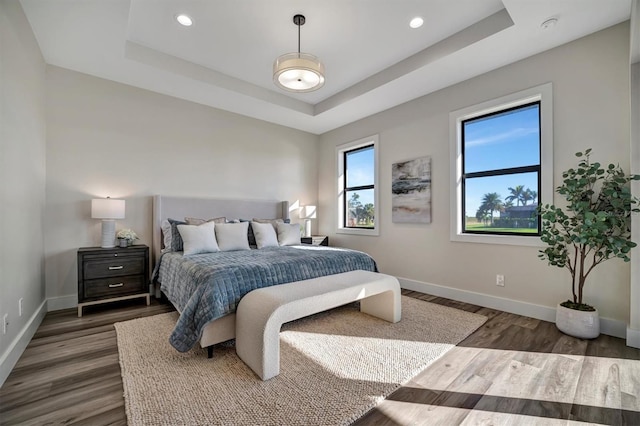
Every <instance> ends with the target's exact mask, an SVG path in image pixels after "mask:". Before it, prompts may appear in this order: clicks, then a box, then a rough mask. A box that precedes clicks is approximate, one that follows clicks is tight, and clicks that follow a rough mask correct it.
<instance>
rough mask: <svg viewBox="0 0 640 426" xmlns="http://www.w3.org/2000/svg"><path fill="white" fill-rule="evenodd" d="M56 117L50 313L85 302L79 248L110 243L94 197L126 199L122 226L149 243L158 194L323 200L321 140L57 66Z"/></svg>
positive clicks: (50, 133) (50, 189)
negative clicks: (103, 236)
mask: <svg viewBox="0 0 640 426" xmlns="http://www.w3.org/2000/svg"><path fill="white" fill-rule="evenodd" d="M46 116H47V190H46V193H47V206H46V219H45V255H46V289H47V298H49V308H50V310H51V309H58V308H64V307H71V306H75V304H76V302H77V297H76V292H77V290H76V289H77V271H76V251H77V248H78V247H83V246H96V245H99V243H100V226H101V224H100V221H99V220H95V219H91V209H90V204H91V199H92V198H96V197H106V196H111V197H112V198H122V199H125V200H126V217H125V219H122V220H118V221H116V229H121V228H132V229H133V230H134V231H136V233H138V235H139V236H140V238H141V241H139V242H141V243H145V244H148V245H151V196H152V195H155V194H162V195H184V196H200V197H215V198H246V199H274V200H288V201H289V202H290V203H291V205H292V206H293V205H296V202H298V203H299V204H315V203H316V201H317V200H316V196H317V187H318V186H317V185H318V184H317V160H316V158H317V145H318V144H317V141H318V136H316V135H312V134H309V133H305V132H301V131H298V130H293V129H290V128H287V127H283V126H278V125H274V124H270V123H266V122H263V121H259V120H255V119H252V118H247V117H243V116H240V115H237V114H233V113H229V112H225V111H221V110H217V109H213V108H210V107H205V106H202V105H198V104H195V103H192V102H187V101H183V100H179V99H176V98H172V97H169V96H165V95H160V94H157V93H153V92H149V91H146V90H142V89H137V88H134V87H131V86H126V85H123V84H120V83H114V82H111V81H107V80H103V79H100V78H96V77H91V76H88V75H85V74H80V73H77V72H73V71H69V70H65V69H63V68H57V67H53V66H49V67H47V110H46ZM212 214H214V213H213V212H212ZM295 218H296V214H295V212H293V214H292V219H295Z"/></svg>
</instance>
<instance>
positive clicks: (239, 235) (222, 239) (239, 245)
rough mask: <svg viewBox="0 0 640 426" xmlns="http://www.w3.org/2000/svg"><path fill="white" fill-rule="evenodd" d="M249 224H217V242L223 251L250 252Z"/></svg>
mask: <svg viewBox="0 0 640 426" xmlns="http://www.w3.org/2000/svg"><path fill="white" fill-rule="evenodd" d="M248 229H249V222H240V223H216V240H218V246H219V247H220V250H221V251H233V250H249V238H248V237H247V231H248Z"/></svg>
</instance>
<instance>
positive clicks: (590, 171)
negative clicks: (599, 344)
mask: <svg viewBox="0 0 640 426" xmlns="http://www.w3.org/2000/svg"><path fill="white" fill-rule="evenodd" d="M590 154H591V149H587V150H586V151H584V152H578V153H576V157H579V158H581V160H580V161H579V163H578V167H577V168H575V169H574V168H571V169H569V170H567V171H565V172H564V173H562V178H563V182H562V185H560V186H558V187H557V188H556V192H557V193H558V194H560V195H562V196H564V198H565V199H566V202H567V204H566V207H564V208H562V207H558V206H555V205H553V204H551V205H549V204H546V205H543V206H540V208H539V211H540V215H541V218H542V235H541V237H540V239H541V240H542V242H544V243H545V244H546V245H547V247H546V248H545V249H544V250H540V253H539V255H538V257H539V258H541V259H542V260H546V261H547V262H548V263H549V265H551V266H557V267H559V268H567V269H568V270H569V272H570V274H571V282H572V292H573V300H567V301H566V302H563V303H560V304H558V306H557V309H556V326H557V327H558V329H559V330H560V331H562V332H563V333H566V334H569V335H571V336H575V337H580V338H585V339H591V338H595V337H598V335H599V334H600V319H599V316H598V310H597V309H595V308H594V307H593V306H590V305H588V304H586V303H584V302H583V290H584V285H585V282H586V279H587V277H588V276H589V274H590V273H591V272H592V271H593V269H594V268H595V267H596V266H598V265H600V264H602V263H603V262H605V261H606V260H609V259H613V258H620V259H622V260H624V261H625V262H629V261H630V260H631V259H630V258H629V252H630V251H631V249H632V248H633V247H635V246H636V243H634V242H633V241H631V228H630V222H631V220H630V219H631V213H632V212H638V211H640V210H639V209H638V208H637V207H636V205H638V204H639V203H640V200H638V199H637V198H635V197H633V196H632V195H631V190H630V184H629V183H630V181H632V180H640V175H633V174H631V175H627V174H626V173H625V172H624V171H623V170H622V169H621V168H620V166H619V165H618V166H616V165H613V164H609V165H608V166H607V167H606V168H603V167H601V165H600V163H597V162H594V163H592V162H591V161H590V159H589V156H590Z"/></svg>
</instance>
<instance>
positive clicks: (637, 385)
mask: <svg viewBox="0 0 640 426" xmlns="http://www.w3.org/2000/svg"><path fill="white" fill-rule="evenodd" d="M403 293H404V294H406V295H408V296H411V297H416V298H419V299H423V300H427V301H430V302H433V303H439V304H442V305H447V306H451V307H454V308H458V309H463V310H466V311H471V312H477V313H479V314H482V315H485V316H487V317H488V318H489V319H488V321H487V322H486V323H485V324H484V325H483V326H482V327H480V328H479V329H478V330H476V332H475V333H473V334H472V335H471V336H469V337H468V338H467V339H465V340H464V341H463V342H461V343H460V344H459V345H458V346H457V347H455V348H453V349H452V350H451V351H449V352H447V353H446V354H445V355H444V356H443V357H442V358H440V359H439V360H437V361H436V362H434V363H433V364H432V365H431V366H430V367H429V368H427V369H426V370H424V371H423V372H422V373H421V374H419V375H418V376H416V377H415V378H414V379H413V380H411V381H410V382H408V383H406V384H405V385H404V386H402V387H401V388H400V389H398V390H397V391H396V392H394V393H393V394H391V395H390V396H389V397H388V398H387V399H386V400H385V401H383V402H382V403H381V404H379V405H378V406H377V407H376V408H375V409H374V410H372V411H371V412H369V413H368V414H367V415H365V416H364V417H362V418H361V419H360V420H359V421H357V422H356V424H357V425H371V424H375V425H398V424H401V425H409V424H427V425H432V424H445V425H449V424H451V425H458V424H536V425H538V424H545V425H547V424H550V425H554V424H562V425H566V424H567V420H574V421H583V422H592V423H600V424H611V425H624V424H627V425H640V350H638V349H633V348H629V347H627V346H626V345H625V342H624V341H623V340H622V339H617V338H613V337H610V336H605V335H602V336H600V337H599V338H598V339H595V340H592V341H586V340H580V339H574V338H571V337H568V336H565V335H563V334H561V333H560V332H558V331H557V329H556V328H555V326H554V325H553V324H551V323H547V322H544V321H539V320H535V319H532V318H526V317H521V316H518V315H513V314H509V313H505V312H501V311H496V310H492V309H487V308H481V307H479V306H474V305H470V304H466V303H460V302H456V301H452V300H448V299H443V298H438V297H434V296H429V295H424V294H421V293H416V292H410V291H403ZM171 310H173V308H172V307H171V306H170V305H169V304H167V303H162V302H158V301H153V302H152V304H151V306H145V305H143V304H141V303H140V301H136V300H132V301H124V302H118V303H115V304H105V305H96V306H91V307H87V308H85V314H84V316H83V318H77V316H76V310H65V311H57V312H52V313H49V314H47V316H46V317H45V319H44V321H43V323H42V324H41V325H40V327H39V328H38V331H37V333H36V335H35V336H34V338H33V340H32V341H31V343H30V344H29V346H28V347H27V349H26V350H25V352H24V354H23V355H22V357H21V358H20V360H19V361H18V363H17V365H16V366H15V368H14V370H13V371H12V373H11V375H10V376H9V377H8V379H7V381H6V382H5V383H4V385H3V386H2V388H1V389H0V424H3V425H5V424H6V425H13V424H20V425H30V424H34V425H44V424H87V425H106V424H110V425H111V424H123V425H124V424H126V415H125V410H124V399H123V387H122V380H121V378H120V365H119V362H118V349H117V345H116V337H115V330H114V328H113V323H115V322H118V321H126V320H129V319H133V318H137V317H142V316H149V315H155V314H159V313H163V312H167V311H171ZM150 350H152V348H150Z"/></svg>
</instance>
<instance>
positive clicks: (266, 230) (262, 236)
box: [251, 222, 278, 249]
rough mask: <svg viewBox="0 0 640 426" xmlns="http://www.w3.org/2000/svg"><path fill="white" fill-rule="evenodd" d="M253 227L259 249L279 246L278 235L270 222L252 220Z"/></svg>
mask: <svg viewBox="0 0 640 426" xmlns="http://www.w3.org/2000/svg"><path fill="white" fill-rule="evenodd" d="M251 229H253V234H254V235H255V239H256V246H257V247H258V248H259V249H261V248H264V247H273V246H275V247H278V236H277V235H276V231H275V229H273V226H271V224H270V223H259V222H251Z"/></svg>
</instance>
